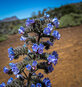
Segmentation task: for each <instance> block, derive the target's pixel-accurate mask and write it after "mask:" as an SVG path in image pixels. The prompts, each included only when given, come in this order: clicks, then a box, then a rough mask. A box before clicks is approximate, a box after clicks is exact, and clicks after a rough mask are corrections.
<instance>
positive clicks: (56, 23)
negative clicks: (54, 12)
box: [52, 17, 59, 28]
mask: <svg viewBox="0 0 82 87" xmlns="http://www.w3.org/2000/svg"><path fill="white" fill-rule="evenodd" d="M52 22H53V23H54V25H55V27H56V28H58V27H59V22H58V19H57V18H56V17H55V18H54V19H53V20H52Z"/></svg>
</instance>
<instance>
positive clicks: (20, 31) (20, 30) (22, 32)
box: [18, 26, 25, 34]
mask: <svg viewBox="0 0 82 87" xmlns="http://www.w3.org/2000/svg"><path fill="white" fill-rule="evenodd" d="M18 32H19V34H24V32H25V29H24V28H23V27H22V26H21V27H20V29H18Z"/></svg>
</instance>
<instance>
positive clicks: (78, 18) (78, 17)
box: [59, 13, 82, 28]
mask: <svg viewBox="0 0 82 87" xmlns="http://www.w3.org/2000/svg"><path fill="white" fill-rule="evenodd" d="M80 24H82V14H75V13H70V14H68V15H65V16H63V17H61V18H60V26H59V27H60V28H61V27H72V26H77V25H80Z"/></svg>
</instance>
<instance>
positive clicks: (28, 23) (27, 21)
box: [26, 18, 35, 26]
mask: <svg viewBox="0 0 82 87" xmlns="http://www.w3.org/2000/svg"><path fill="white" fill-rule="evenodd" d="M34 22H35V21H34V19H32V20H30V19H29V18H28V19H27V20H26V26H29V25H30V24H32V23H34Z"/></svg>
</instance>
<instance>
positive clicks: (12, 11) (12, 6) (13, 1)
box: [0, 0, 82, 20]
mask: <svg viewBox="0 0 82 87" xmlns="http://www.w3.org/2000/svg"><path fill="white" fill-rule="evenodd" d="M77 2H82V0H0V20H1V19H3V18H6V17H11V16H17V17H18V18H20V19H22V18H27V17H30V16H31V14H32V12H33V11H35V12H38V10H42V9H43V8H47V7H59V6H61V5H65V4H69V3H77Z"/></svg>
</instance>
